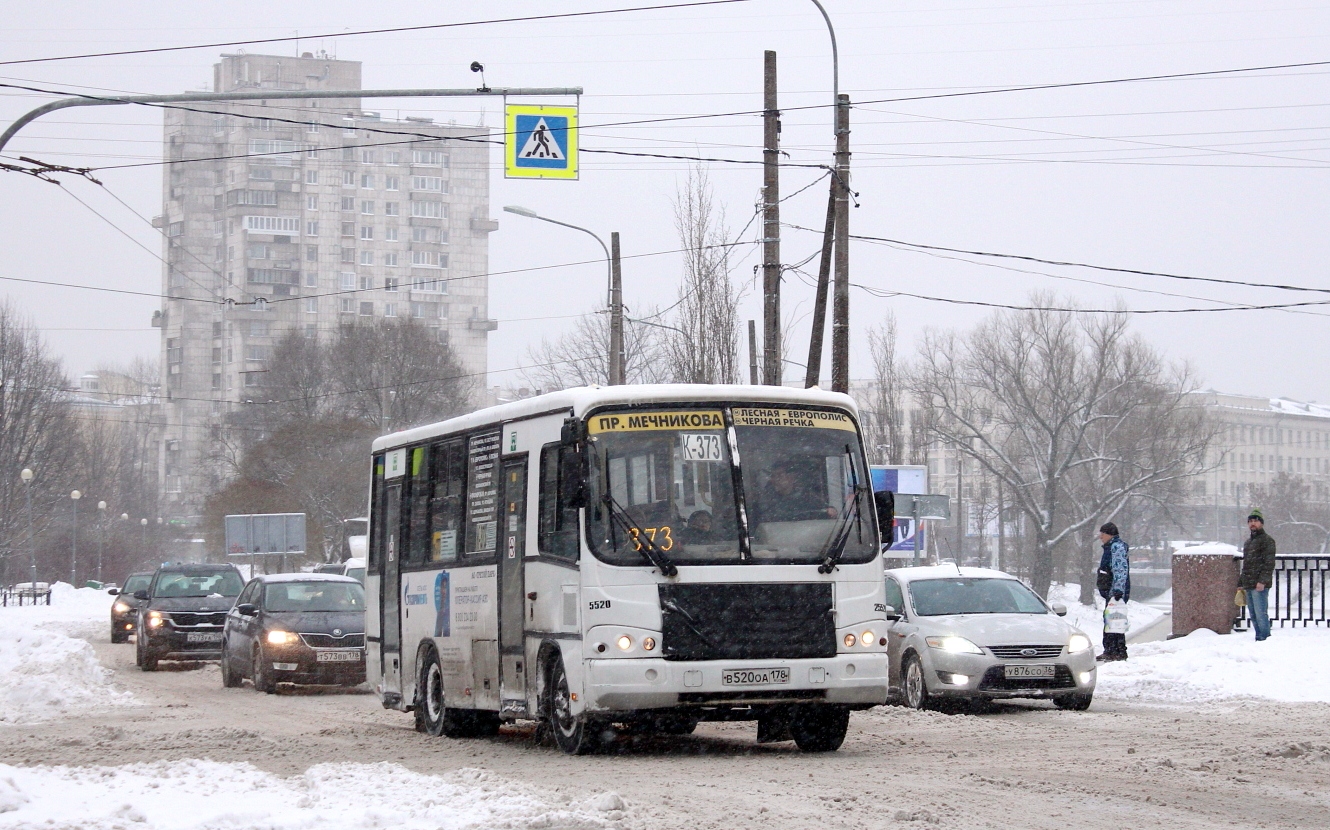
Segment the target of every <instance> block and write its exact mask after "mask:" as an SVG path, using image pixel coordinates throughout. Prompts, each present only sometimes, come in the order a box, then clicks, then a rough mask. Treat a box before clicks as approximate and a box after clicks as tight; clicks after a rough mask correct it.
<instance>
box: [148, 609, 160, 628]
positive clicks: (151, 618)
mask: <svg viewBox="0 0 1330 830" xmlns="http://www.w3.org/2000/svg"><path fill="white" fill-rule="evenodd" d="M148 627H149V628H161V627H162V612H161V611H149V612H148Z"/></svg>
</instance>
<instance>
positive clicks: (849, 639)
mask: <svg viewBox="0 0 1330 830" xmlns="http://www.w3.org/2000/svg"><path fill="white" fill-rule="evenodd" d="M858 641H859V638H858V637H856V636H854V632H853V631H851V632H850V633H849V634H846V635H845V647H846V648H854V644H855V643H857V642H858Z"/></svg>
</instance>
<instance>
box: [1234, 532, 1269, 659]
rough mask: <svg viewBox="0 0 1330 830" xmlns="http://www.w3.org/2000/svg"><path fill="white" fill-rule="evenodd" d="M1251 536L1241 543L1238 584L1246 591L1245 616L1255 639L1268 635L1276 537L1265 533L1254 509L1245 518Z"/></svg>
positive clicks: (1262, 638) (1264, 637)
mask: <svg viewBox="0 0 1330 830" xmlns="http://www.w3.org/2000/svg"><path fill="white" fill-rule="evenodd" d="M1247 529H1248V530H1250V531H1251V537H1250V538H1249V539H1247V543H1246V544H1245V545H1243V546H1242V576H1241V577H1240V579H1239V582H1238V584H1239V585H1241V586H1242V589H1243V590H1244V591H1246V592H1247V616H1248V617H1250V618H1251V624H1252V630H1253V631H1255V632H1256V642H1258V643H1259V642H1260V641H1261V640H1264V639H1266V638H1267V637H1269V636H1270V605H1269V599H1270V583H1271V582H1273V581H1274V579H1275V539H1274V537H1273V536H1271V535H1270V534H1269V533H1266V532H1265V517H1264V516H1262V515H1261V511H1259V510H1253V511H1252V512H1251V515H1250V516H1248V517H1247Z"/></svg>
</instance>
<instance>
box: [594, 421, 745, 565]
mask: <svg viewBox="0 0 1330 830" xmlns="http://www.w3.org/2000/svg"><path fill="white" fill-rule="evenodd" d="M587 431H588V433H589V435H590V436H591V441H590V446H591V453H590V462H591V463H590V468H591V469H590V473H591V475H590V479H591V481H590V483H591V491H592V493H593V494H594V495H593V503H592V504H591V505H590V507H589V509H588V510H587V530H588V534H589V535H590V538H591V544H592V546H593V548H594V550H595V551H596V553H597V555H598V556H600V558H602V559H604V560H605V561H607V562H610V563H611V564H615V565H641V564H644V562H645V561H646V560H645V559H644V557H643V554H642V547H643V544H644V541H643V539H642V538H641V537H642V536H645V537H646V541H645V544H652V545H654V546H655V548H656V549H657V550H658V551H660V552H661V553H663V554H664V555H665V556H666V557H667V558H668V559H669V560H670V561H672V562H677V563H680V564H683V563H694V564H696V563H701V562H738V561H739V522H738V515H737V510H736V502H735V499H734V478H733V474H732V472H731V470H732V467H731V463H730V448H729V444H728V441H727V438H726V433H725V420H724V417H723V416H722V414H721V412H720V410H682V411H668V412H622V413H613V414H607V415H595V416H592V417H591V418H590V419H589V421H588V427H587Z"/></svg>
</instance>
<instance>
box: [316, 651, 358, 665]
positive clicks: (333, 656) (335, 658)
mask: <svg viewBox="0 0 1330 830" xmlns="http://www.w3.org/2000/svg"><path fill="white" fill-rule="evenodd" d="M315 659H316V660H317V661H318V662H320V663H358V662H360V650H359V649H356V650H354V651H320V652H319V654H318V657H316V658H315Z"/></svg>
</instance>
